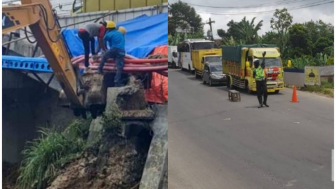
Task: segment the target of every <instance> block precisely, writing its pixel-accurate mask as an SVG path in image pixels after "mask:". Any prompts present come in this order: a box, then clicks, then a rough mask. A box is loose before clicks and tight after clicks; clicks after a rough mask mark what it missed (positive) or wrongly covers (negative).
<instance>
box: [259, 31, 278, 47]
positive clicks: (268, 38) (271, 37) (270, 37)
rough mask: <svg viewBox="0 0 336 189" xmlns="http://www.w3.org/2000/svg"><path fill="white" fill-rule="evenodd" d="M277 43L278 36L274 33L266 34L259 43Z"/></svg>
mask: <svg viewBox="0 0 336 189" xmlns="http://www.w3.org/2000/svg"><path fill="white" fill-rule="evenodd" d="M278 41H279V34H278V33H276V32H274V31H270V32H266V33H265V34H264V35H263V36H262V37H261V43H264V44H277V43H278Z"/></svg>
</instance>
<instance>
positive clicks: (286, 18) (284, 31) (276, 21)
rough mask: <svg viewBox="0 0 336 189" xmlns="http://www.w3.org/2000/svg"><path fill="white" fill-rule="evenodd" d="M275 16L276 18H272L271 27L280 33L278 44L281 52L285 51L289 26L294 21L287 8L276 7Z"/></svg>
mask: <svg viewBox="0 0 336 189" xmlns="http://www.w3.org/2000/svg"><path fill="white" fill-rule="evenodd" d="M273 16H274V18H271V28H272V29H273V30H276V31H277V32H278V34H279V41H278V45H279V46H280V51H281V53H283V52H285V48H286V45H287V42H288V28H289V27H290V26H291V24H292V22H293V17H292V16H291V15H290V14H289V13H288V12H287V9H286V8H283V9H282V10H279V9H276V10H275V12H274V14H273Z"/></svg>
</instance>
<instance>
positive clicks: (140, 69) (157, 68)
mask: <svg viewBox="0 0 336 189" xmlns="http://www.w3.org/2000/svg"><path fill="white" fill-rule="evenodd" d="M79 68H82V69H84V66H80V67H79ZM90 68H91V69H94V70H96V69H98V66H91V67H90ZM167 69H168V68H167V66H148V67H124V69H123V72H147V71H160V70H167ZM104 70H109V71H115V70H116V67H115V66H104Z"/></svg>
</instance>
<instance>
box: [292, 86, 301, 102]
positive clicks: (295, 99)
mask: <svg viewBox="0 0 336 189" xmlns="http://www.w3.org/2000/svg"><path fill="white" fill-rule="evenodd" d="M291 102H299V101H298V99H297V96H296V86H295V85H294V88H293V96H292V101H291Z"/></svg>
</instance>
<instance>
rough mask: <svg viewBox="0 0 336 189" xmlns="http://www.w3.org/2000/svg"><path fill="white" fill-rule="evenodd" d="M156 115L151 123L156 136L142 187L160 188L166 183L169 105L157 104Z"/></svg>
mask: <svg viewBox="0 0 336 189" xmlns="http://www.w3.org/2000/svg"><path fill="white" fill-rule="evenodd" d="M156 106H157V108H156V117H155V118H154V121H153V123H152V125H151V128H152V130H153V132H154V136H153V139H152V142H151V145H150V149H149V152H148V156H147V160H146V164H145V168H144V172H143V174H142V179H141V183H140V189H159V188H160V186H162V185H164V177H165V173H166V171H167V163H168V158H167V157H168V120H167V113H168V110H167V105H156Z"/></svg>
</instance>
